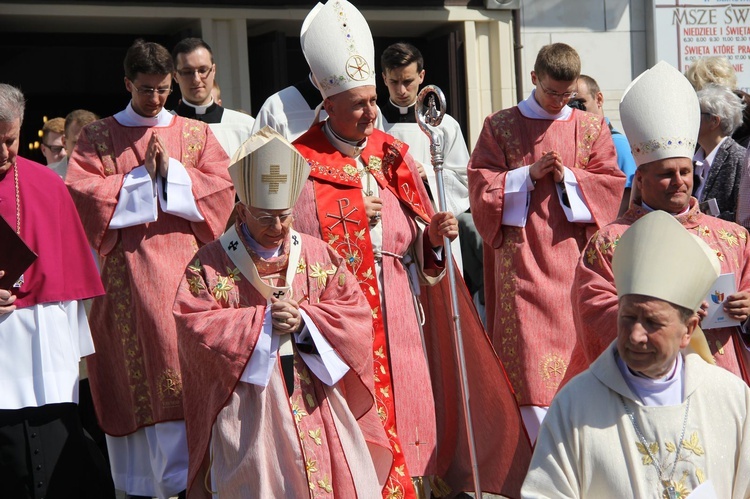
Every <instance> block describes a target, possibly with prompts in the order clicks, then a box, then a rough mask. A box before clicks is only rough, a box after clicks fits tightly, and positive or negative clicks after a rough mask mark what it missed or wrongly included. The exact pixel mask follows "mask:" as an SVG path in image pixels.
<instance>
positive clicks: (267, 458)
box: [174, 127, 393, 499]
mask: <svg viewBox="0 0 750 499" xmlns="http://www.w3.org/2000/svg"><path fill="white" fill-rule="evenodd" d="M235 158H239V159H238V161H237V162H236V163H235V164H234V165H232V166H231V167H230V168H229V172H230V175H231V176H232V180H233V181H234V184H235V186H236V189H237V194H238V196H239V198H240V202H239V203H238V205H237V220H236V223H235V225H233V226H232V227H230V228H229V230H227V232H226V233H224V235H222V236H221V237H220V238H219V239H218V240H217V241H214V242H213V243H211V244H208V245H206V246H205V247H203V248H201V250H200V251H198V253H197V254H196V255H195V257H194V258H193V260H192V262H191V263H190V265H189V266H188V267H187V269H186V271H185V276H184V277H183V279H182V283H181V284H180V289H179V291H178V293H177V299H176V300H175V304H174V315H175V319H176V322H177V328H178V330H179V331H180V335H179V339H178V340H179V341H178V343H179V352H180V362H181V364H182V369H183V380H184V385H183V386H184V393H185V416H186V422H187V428H188V436H189V441H188V444H189V448H190V478H189V481H188V483H189V488H188V497H191V498H199V497H205V498H208V497H211V493H212V492H213V493H214V494H218V496H219V497H222V498H238V499H239V498H242V499H248V498H255V497H257V498H267V497H296V498H302V497H347V498H363V497H367V498H378V497H380V490H381V488H382V487H383V484H384V482H385V478H386V477H387V476H388V470H389V469H390V466H391V462H392V460H393V456H392V454H391V449H390V445H389V443H388V438H387V437H386V433H385V430H384V429H383V427H382V425H381V424H380V420H379V418H378V413H377V409H376V406H375V403H374V393H373V392H374V387H373V377H374V373H373V369H372V363H373V360H372V358H373V352H372V323H371V319H370V317H371V313H370V307H369V305H368V302H367V299H366V298H365V296H364V294H363V293H362V291H361V290H360V288H359V284H358V283H357V279H356V278H355V277H354V276H353V275H352V274H351V273H350V272H349V270H348V269H347V265H346V264H345V262H344V260H343V258H342V257H341V256H339V255H338V254H337V253H336V251H335V250H334V249H333V248H331V247H330V246H329V245H328V244H326V243H325V242H323V241H321V240H320V239H317V238H314V237H312V236H308V235H307V234H300V233H298V232H296V231H295V230H294V228H293V227H292V223H293V216H292V207H293V206H294V204H295V203H296V201H297V198H298V196H299V194H300V192H301V191H302V188H303V187H304V185H305V180H306V179H307V176H308V174H309V173H310V166H309V165H308V164H307V161H306V160H305V159H304V158H303V157H302V156H301V155H300V154H299V153H298V152H297V151H296V149H294V147H293V146H292V145H291V144H289V143H288V142H287V141H286V140H285V139H284V138H283V137H282V136H281V135H279V134H278V133H276V132H275V131H274V130H272V129H271V128H268V127H266V128H263V129H262V130H261V131H260V132H258V133H257V134H255V135H253V136H252V137H251V138H250V139H249V140H248V141H247V142H245V144H244V145H243V146H242V147H241V148H240V150H239V151H238V153H237V155H236V156H235Z"/></svg>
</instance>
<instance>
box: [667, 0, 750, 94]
mask: <svg viewBox="0 0 750 499" xmlns="http://www.w3.org/2000/svg"><path fill="white" fill-rule="evenodd" d="M654 42H655V51H656V61H659V60H665V61H667V62H669V63H670V64H672V65H674V66H675V67H676V68H677V69H679V70H680V71H681V72H683V73H684V72H685V70H686V69H687V68H688V67H690V65H691V64H692V63H693V61H695V60H697V59H701V58H703V57H710V56H720V57H726V58H727V59H729V61H730V62H731V63H732V65H733V66H734V70H735V71H736V72H737V86H738V87H739V88H741V89H742V90H744V91H746V92H750V0H654Z"/></svg>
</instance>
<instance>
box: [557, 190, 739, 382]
mask: <svg viewBox="0 0 750 499" xmlns="http://www.w3.org/2000/svg"><path fill="white" fill-rule="evenodd" d="M647 213H648V211H646V210H644V209H643V208H642V207H641V206H639V205H637V204H632V205H631V206H630V209H629V210H628V211H627V212H625V213H624V214H623V216H622V217H620V218H618V219H617V220H615V221H614V222H612V223H611V224H609V225H607V226H606V227H603V228H602V229H601V230H600V231H599V232H597V233H596V234H595V235H594V237H592V238H591V240H590V241H589V242H588V244H587V245H586V248H585V249H584V251H583V254H582V255H581V260H580V262H579V263H578V268H577V269H576V273H575V281H574V283H573V305H574V308H573V310H574V312H575V319H576V332H577V334H578V342H577V343H576V348H575V350H574V351H573V357H572V358H571V363H570V369H569V371H570V372H569V373H567V374H566V376H565V378H566V380H567V379H570V378H572V377H573V376H575V375H576V374H578V373H580V372H581V371H583V370H585V369H587V368H588V366H589V364H591V363H592V362H593V361H594V360H595V359H596V358H597V357H598V356H599V354H601V353H602V352H603V351H604V350H605V349H606V348H607V347H608V346H609V344H610V343H611V342H612V341H613V340H614V339H615V338H616V337H617V308H618V305H617V304H618V301H617V290H616V289H615V278H614V274H613V272H612V257H613V256H614V252H615V249H616V248H617V241H619V240H620V236H622V234H623V233H624V232H625V231H626V230H627V229H628V227H630V226H631V225H632V224H633V223H635V221H636V220H638V219H639V218H641V217H643V216H644V215H646V214H647ZM676 218H677V221H678V222H680V223H681V224H682V225H683V227H685V229H687V230H688V231H690V232H691V233H692V234H695V235H696V236H698V237H700V238H701V239H702V240H703V241H704V242H705V243H706V244H708V246H709V247H710V248H711V249H713V250H714V251H716V256H717V257H718V258H719V262H720V263H721V273H722V274H729V273H734V279H735V284H736V286H737V290H738V291H750V242H749V241H748V233H747V230H746V229H745V228H744V227H742V226H740V225H737V224H735V223H732V222H727V221H725V220H721V219H718V218H715V217H711V216H708V215H705V214H703V213H701V212H700V210H699V208H698V201H697V200H696V199H695V198H690V210H689V211H688V212H687V213H685V214H682V215H679V216H677V217H676ZM665 243H667V244H668V241H665ZM685 271H686V272H689V271H690V269H685ZM703 333H704V334H705V336H706V340H707V341H708V346H709V347H710V348H711V353H712V354H713V356H714V359H715V360H716V365H718V366H719V367H723V368H724V369H726V370H728V371H730V372H732V373H734V374H735V375H737V376H739V377H741V378H743V379H744V380H745V382H746V383H747V382H750V378H748V371H747V366H748V363H749V362H750V352H748V350H747V348H746V347H745V346H744V345H743V344H742V341H743V340H742V338H741V333H740V331H739V328H737V327H724V328H716V329H705V330H704V331H703Z"/></svg>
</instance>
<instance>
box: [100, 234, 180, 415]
mask: <svg viewBox="0 0 750 499" xmlns="http://www.w3.org/2000/svg"><path fill="white" fill-rule="evenodd" d="M103 268H104V269H105V270H104V272H103V273H102V282H103V284H104V289H106V290H107V299H108V300H110V301H111V303H112V304H114V306H113V307H112V308H111V310H112V321H113V323H114V324H113V327H114V330H115V331H114V332H115V333H118V334H119V336H120V341H121V343H122V350H123V353H124V354H125V355H124V357H125V370H126V372H127V376H128V384H129V386H130V395H131V397H132V401H133V406H134V412H135V420H136V424H138V425H139V426H140V425H150V424H153V418H152V408H151V388H150V385H149V382H148V379H147V376H146V366H145V364H144V362H143V355H144V354H143V349H142V348H141V342H140V341H139V339H138V335H137V334H136V326H135V320H134V318H133V314H132V310H133V304H132V300H131V296H130V279H129V278H128V274H127V269H126V267H125V255H124V253H123V249H122V244H121V243H118V244H117V245H116V246H115V247H114V248H113V250H112V252H111V253H110V254H109V255H108V256H107V259H106V260H105V263H104V267H103ZM180 403H181V401H180Z"/></svg>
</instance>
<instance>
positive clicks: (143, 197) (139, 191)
mask: <svg viewBox="0 0 750 499" xmlns="http://www.w3.org/2000/svg"><path fill="white" fill-rule="evenodd" d="M124 67H125V88H126V89H127V90H128V92H129V93H130V96H131V101H130V103H129V104H128V106H127V107H126V108H125V109H124V110H123V111H121V112H119V113H117V114H115V115H114V116H111V117H109V118H105V119H103V120H100V121H96V122H94V123H91V124H90V125H88V126H86V127H85V128H84V129H83V130H82V132H81V135H80V137H79V140H78V144H77V146H76V149H75V151H74V152H73V155H72V156H71V158H70V162H69V169H68V174H67V176H66V180H67V184H68V188H69V190H70V192H71V194H72V196H73V199H74V201H75V203H76V206H77V208H78V213H79V215H80V217H81V221H82V222H83V226H84V230H85V231H86V234H87V236H88V239H89V243H90V244H91V246H92V247H93V248H94V250H95V251H96V252H97V253H98V254H99V257H100V259H101V268H102V281H103V283H104V286H105V290H106V292H107V294H106V296H104V297H100V298H97V299H95V300H94V302H93V305H92V308H91V315H90V318H89V320H90V324H91V330H92V334H93V337H94V342H95V344H96V354H95V355H93V356H91V357H89V362H88V368H89V371H90V380H91V390H92V394H93V397H94V403H95V406H96V410H97V414H98V416H99V422H100V424H101V427H102V429H103V430H104V431H105V433H106V434H107V445H108V448H109V454H110V461H111V464H112V474H113V477H114V481H115V486H116V488H117V489H120V490H124V491H126V492H127V493H128V494H129V495H130V496H136V497H137V496H147V497H159V498H165V497H170V496H174V495H177V494H178V493H180V492H181V491H183V490H184V489H185V487H186V483H187V465H188V463H187V440H186V437H185V424H184V421H183V404H182V377H181V375H180V366H179V361H178V357H177V331H176V329H175V324H174V319H173V317H172V313H171V310H170V305H171V303H172V302H173V301H174V296H175V294H176V293H177V287H178V285H179V283H180V279H181V277H182V274H183V271H184V269H185V265H187V263H188V262H189V261H190V259H191V258H192V256H193V254H194V253H195V251H196V250H197V249H198V248H199V247H200V246H202V245H204V244H206V243H208V242H211V241H212V240H214V239H216V238H217V237H218V236H219V235H221V233H222V231H223V229H224V227H225V224H226V221H227V219H228V217H229V214H230V212H231V210H232V205H233V201H234V189H233V187H232V182H231V179H230V178H229V173H228V172H227V165H228V162H229V158H228V157H227V155H226V153H225V152H224V150H223V148H222V147H221V145H220V144H219V142H218V141H217V140H216V138H215V137H214V135H213V133H212V132H211V130H210V129H209V127H208V125H206V124H204V123H201V122H198V121H194V120H190V119H186V118H182V117H180V116H174V115H172V114H171V113H169V112H168V111H167V110H165V109H164V104H165V103H166V100H167V97H168V95H169V94H170V92H171V91H172V73H173V71H174V66H173V63H172V57H171V56H170V54H169V52H168V51H167V50H166V49H165V48H164V47H162V46H161V45H158V44H156V43H146V42H144V41H143V40H137V41H136V42H135V43H134V44H133V45H132V46H131V47H130V49H128V52H127V55H126V56H125V63H124Z"/></svg>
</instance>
